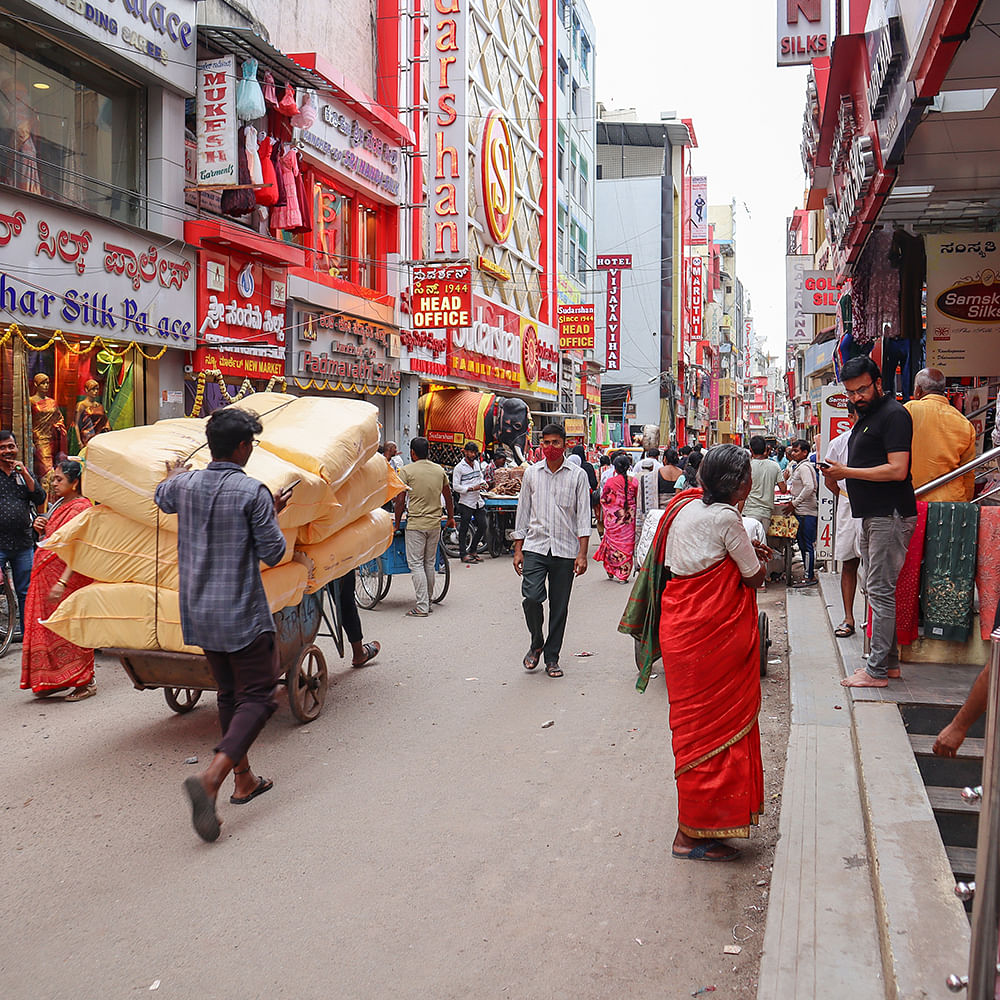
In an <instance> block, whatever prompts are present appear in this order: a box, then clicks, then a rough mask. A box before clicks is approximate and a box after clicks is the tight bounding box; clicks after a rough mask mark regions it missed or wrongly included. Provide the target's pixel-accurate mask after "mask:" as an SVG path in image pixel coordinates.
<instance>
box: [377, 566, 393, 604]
mask: <svg viewBox="0 0 1000 1000" xmlns="http://www.w3.org/2000/svg"><path fill="white" fill-rule="evenodd" d="M378 565H379V569H381V568H382V557H381V556H379V559H378ZM391 586H392V574H391V573H386V572H385V571H384V570H383V572H382V587H381V589H380V590H379V592H378V599H379V600H380V601H384V600H385V599H386V597H388V595H389V588H390V587H391Z"/></svg>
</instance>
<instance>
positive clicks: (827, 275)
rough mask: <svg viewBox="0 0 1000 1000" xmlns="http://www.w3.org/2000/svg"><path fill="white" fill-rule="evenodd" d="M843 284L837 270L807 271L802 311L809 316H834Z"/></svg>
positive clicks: (804, 276)
mask: <svg viewBox="0 0 1000 1000" xmlns="http://www.w3.org/2000/svg"><path fill="white" fill-rule="evenodd" d="M843 284H844V279H843V278H839V279H838V277H837V272H836V271H806V272H805V273H804V274H803V276H802V287H803V289H804V291H805V295H803V296H802V311H803V312H804V313H806V315H808V316H833V315H834V313H836V311H837V303H838V302H839V301H840V290H841V288H842V287H843Z"/></svg>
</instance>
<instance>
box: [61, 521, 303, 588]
mask: <svg viewBox="0 0 1000 1000" xmlns="http://www.w3.org/2000/svg"><path fill="white" fill-rule="evenodd" d="M283 534H284V536H285V554H284V555H283V556H282V557H281V562H280V563H279V564H278V565H279V566H280V565H283V564H284V563H286V562H291V559H292V556H293V555H294V554H295V542H296V529H295V528H288V529H286V530H285V531H284V532H283ZM41 548H43V549H49V550H51V551H52V552H55V553H56V555H58V556H59V558H60V559H62V561H63V562H64V563H66V565H67V566H69V568H70V569H71V570H73V572H74V573H81V574H83V576H89V577H90V578H91V579H92V580H99V581H101V582H102V583H148V584H149V585H150V586H155V585H157V584H158V585H159V586H161V587H166V588H167V589H168V590H177V589H178V587H179V580H178V575H177V536H176V535H175V534H171V533H168V532H161V534H160V539H159V552H158V553H157V539H156V529H155V528H151V527H150V526H149V525H148V524H140V523H139V522H138V521H133V520H132V519H131V518H128V517H124V516H123V515H121V514H119V513H117V512H116V511H113V510H112V509H111V508H110V507H91V508H90V509H89V510H86V511H84V512H83V513H82V514H78V515H77V516H76V517H74V518H73V519H72V520H71V521H67V522H66V523H65V524H64V525H63V526H62V527H61V528H60V529H59V530H58V531H56V532H54V533H53V534H51V535H49V537H48V538H46V539H45V541H44V542H42V543H41ZM157 559H158V560H159V562H157ZM157 566H158V568H159V573H157ZM260 568H261V571H262V572H267V570H268V568H269V567H267V566H265V565H264V563H261V564H260Z"/></svg>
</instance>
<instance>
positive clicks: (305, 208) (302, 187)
mask: <svg viewBox="0 0 1000 1000" xmlns="http://www.w3.org/2000/svg"><path fill="white" fill-rule="evenodd" d="M295 196H296V201H297V202H298V204H299V215H300V216H301V219H302V221H301V222H300V223H299V225H298V227H297V228H295V229H293V230H292V232H295V233H309V232H312V202H311V199H310V198H309V195H308V190H307V188H306V179H305V176H304V175H303V173H302V165H301V162H300V164H299V170H298V173H296V175H295Z"/></svg>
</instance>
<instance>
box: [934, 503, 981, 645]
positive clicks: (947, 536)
mask: <svg viewBox="0 0 1000 1000" xmlns="http://www.w3.org/2000/svg"><path fill="white" fill-rule="evenodd" d="M978 535H979V508H978V507H977V506H976V505H975V504H974V503H930V504H928V505H927V541H926V543H925V544H924V575H923V586H922V588H921V591H920V603H921V606H922V608H923V612H924V636H925V637H927V638H929V639H948V640H951V641H953V642H965V640H966V639H968V638H969V633H970V632H971V630H972V599H973V590H974V583H975V575H976V540H977V538H978Z"/></svg>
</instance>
